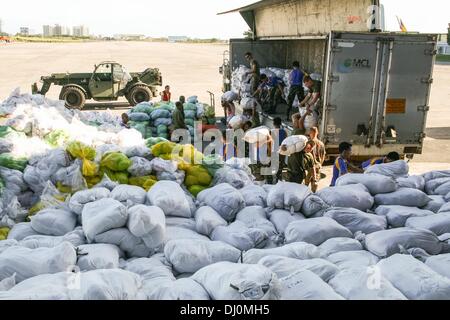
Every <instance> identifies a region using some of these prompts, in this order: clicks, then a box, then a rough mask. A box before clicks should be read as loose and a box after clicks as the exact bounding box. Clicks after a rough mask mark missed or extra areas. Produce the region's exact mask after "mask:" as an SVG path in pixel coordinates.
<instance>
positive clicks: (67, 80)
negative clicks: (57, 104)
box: [32, 61, 162, 109]
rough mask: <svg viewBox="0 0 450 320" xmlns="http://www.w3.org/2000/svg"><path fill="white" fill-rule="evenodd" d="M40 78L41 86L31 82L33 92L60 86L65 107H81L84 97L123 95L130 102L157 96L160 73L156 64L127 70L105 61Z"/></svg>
mask: <svg viewBox="0 0 450 320" xmlns="http://www.w3.org/2000/svg"><path fill="white" fill-rule="evenodd" d="M41 81H42V82H43V85H42V88H41V90H39V89H38V86H37V83H34V84H33V85H32V92H33V94H36V93H39V94H42V95H45V94H46V93H47V92H48V90H49V89H50V86H51V85H52V84H55V85H58V86H62V89H61V93H60V95H59V99H60V100H64V101H65V102H66V107H68V108H74V109H82V108H83V107H84V104H85V102H86V99H94V100H95V101H111V100H117V99H118V98H119V97H122V96H125V97H126V99H127V100H128V102H129V103H130V105H132V106H135V105H136V104H138V103H140V102H143V101H150V100H151V99H152V97H156V96H157V93H158V92H157V86H160V85H161V84H162V77H161V73H160V72H159V69H157V68H148V69H146V70H145V71H144V72H131V73H128V72H127V71H126V70H125V69H124V68H123V67H122V65H120V64H119V63H117V62H113V61H105V62H102V63H100V64H99V65H96V66H95V69H94V72H93V73H54V74H52V75H51V76H43V77H41Z"/></svg>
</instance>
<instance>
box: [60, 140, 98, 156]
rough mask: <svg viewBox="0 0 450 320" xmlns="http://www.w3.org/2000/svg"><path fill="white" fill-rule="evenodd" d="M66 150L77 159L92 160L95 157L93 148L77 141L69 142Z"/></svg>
mask: <svg viewBox="0 0 450 320" xmlns="http://www.w3.org/2000/svg"><path fill="white" fill-rule="evenodd" d="M66 151H67V152H68V153H70V155H71V156H72V157H74V158H78V159H86V160H94V158H95V149H94V148H92V147H89V146H88V145H85V144H84V143H82V142H79V141H74V142H71V143H69V145H68V146H67V148H66Z"/></svg>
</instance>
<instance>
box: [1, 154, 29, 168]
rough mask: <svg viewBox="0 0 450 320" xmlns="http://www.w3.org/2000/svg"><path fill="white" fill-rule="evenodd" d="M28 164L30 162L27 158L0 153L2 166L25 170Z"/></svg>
mask: <svg viewBox="0 0 450 320" xmlns="http://www.w3.org/2000/svg"><path fill="white" fill-rule="evenodd" d="M27 164H28V159H27V158H16V157H14V156H12V155H11V154H9V153H2V154H0V167H5V168H8V169H13V170H19V171H22V172H23V170H25V167H26V166H27Z"/></svg>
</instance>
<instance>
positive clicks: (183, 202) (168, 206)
mask: <svg viewBox="0 0 450 320" xmlns="http://www.w3.org/2000/svg"><path fill="white" fill-rule="evenodd" d="M202 192H203V191H202ZM147 198H148V200H149V201H150V203H151V204H152V205H154V206H157V207H160V208H161V209H162V210H163V211H164V214H165V215H166V216H176V217H186V218H190V217H191V216H192V215H191V209H190V207H189V202H188V200H187V199H186V195H185V194H184V191H183V189H181V187H180V185H179V184H177V183H176V182H173V181H158V182H157V183H156V184H154V185H153V187H152V188H151V189H150V190H149V191H148V193H147Z"/></svg>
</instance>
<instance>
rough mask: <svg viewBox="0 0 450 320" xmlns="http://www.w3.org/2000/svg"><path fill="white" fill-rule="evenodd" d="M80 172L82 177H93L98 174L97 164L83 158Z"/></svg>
mask: <svg viewBox="0 0 450 320" xmlns="http://www.w3.org/2000/svg"><path fill="white" fill-rule="evenodd" d="M81 174H82V175H83V177H93V176H97V175H98V165H97V164H96V163H95V162H93V161H90V160H87V159H83V163H82V164H81Z"/></svg>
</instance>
